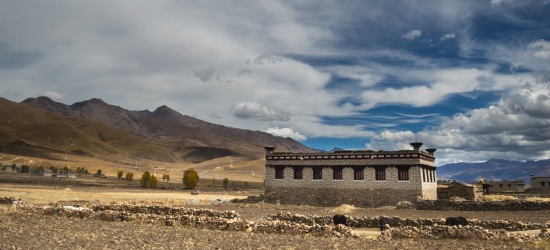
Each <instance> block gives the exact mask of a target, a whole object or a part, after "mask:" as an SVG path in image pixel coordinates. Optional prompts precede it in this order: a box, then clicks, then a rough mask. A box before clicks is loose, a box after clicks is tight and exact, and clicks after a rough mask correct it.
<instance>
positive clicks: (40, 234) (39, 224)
mask: <svg viewBox="0 0 550 250" xmlns="http://www.w3.org/2000/svg"><path fill="white" fill-rule="evenodd" d="M0 231H1V232H2V234H0V238H1V247H0V248H1V249H547V248H545V247H548V246H550V245H548V243H545V244H546V245H543V244H538V245H537V244H535V243H518V242H511V241H509V242H505V241H481V240H457V239H455V240H433V239H432V240H430V239H398V240H393V239H392V240H380V239H373V238H338V237H318V236H303V235H287V234H277V233H271V234H265V233H246V232H240V231H219V230H207V229H196V228H188V227H168V226H158V225H149V224H136V223H131V222H108V221H100V220H89V219H79V218H67V217H59V216H46V215H37V214H32V213H26V212H5V211H4V212H2V213H0Z"/></svg>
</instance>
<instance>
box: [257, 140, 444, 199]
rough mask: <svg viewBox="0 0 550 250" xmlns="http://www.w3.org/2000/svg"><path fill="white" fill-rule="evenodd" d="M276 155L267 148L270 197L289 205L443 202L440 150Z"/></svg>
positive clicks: (415, 148)
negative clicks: (439, 199)
mask: <svg viewBox="0 0 550 250" xmlns="http://www.w3.org/2000/svg"><path fill="white" fill-rule="evenodd" d="M411 146H412V147H413V149H412V150H399V151H372V150H342V151H334V152H319V153H288V152H275V148H273V147H266V148H265V149H266V177H265V197H266V199H268V200H272V201H275V200H278V201H280V202H282V203H287V204H316V205H340V204H353V205H358V206H379V205H395V204H396V203H397V202H399V201H411V202H415V201H416V200H417V199H418V198H422V199H432V200H433V199H437V182H436V173H435V170H436V166H435V156H434V152H435V151H436V150H435V149H432V148H429V149H426V152H425V151H421V150H420V147H421V146H422V143H421V142H413V143H411Z"/></svg>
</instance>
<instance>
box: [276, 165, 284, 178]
mask: <svg viewBox="0 0 550 250" xmlns="http://www.w3.org/2000/svg"><path fill="white" fill-rule="evenodd" d="M284 178H285V169H284V168H280V167H279V168H275V179H284Z"/></svg>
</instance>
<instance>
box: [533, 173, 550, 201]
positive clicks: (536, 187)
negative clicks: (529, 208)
mask: <svg viewBox="0 0 550 250" xmlns="http://www.w3.org/2000/svg"><path fill="white" fill-rule="evenodd" d="M531 193H532V194H539V195H540V196H541V197H550V176H544V177H543V176H539V177H537V176H531Z"/></svg>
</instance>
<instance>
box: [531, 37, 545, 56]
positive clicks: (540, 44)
mask: <svg viewBox="0 0 550 250" xmlns="http://www.w3.org/2000/svg"><path fill="white" fill-rule="evenodd" d="M529 48H530V49H537V51H535V53H534V55H535V56H536V57H538V58H541V59H550V41H546V40H544V39H539V40H537V41H534V42H532V43H530V44H529Z"/></svg>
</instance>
